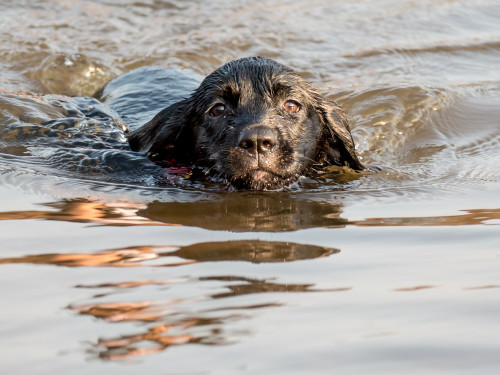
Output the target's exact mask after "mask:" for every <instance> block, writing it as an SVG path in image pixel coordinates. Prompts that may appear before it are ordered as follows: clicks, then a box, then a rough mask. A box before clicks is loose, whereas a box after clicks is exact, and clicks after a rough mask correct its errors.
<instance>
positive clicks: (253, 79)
mask: <svg viewBox="0 0 500 375" xmlns="http://www.w3.org/2000/svg"><path fill="white" fill-rule="evenodd" d="M204 83H206V85H205V86H206V89H208V90H210V89H211V91H212V93H213V94H214V95H216V96H219V97H222V98H234V97H238V99H239V100H245V99H256V98H263V99H265V98H270V99H272V98H274V97H276V96H289V95H294V96H305V95H306V94H307V91H308V90H307V89H308V85H307V83H306V82H305V81H304V80H303V79H302V78H301V77H300V76H299V75H298V74H296V73H295V72H294V71H293V70H292V69H290V68H288V67H286V66H284V65H281V64H279V63H276V62H274V61H272V60H267V59H266V60H264V63H262V61H260V60H257V61H254V60H250V59H248V60H245V59H244V60H241V61H236V62H234V63H229V64H226V65H224V66H223V67H221V68H219V69H218V70H216V71H215V72H214V73H212V74H211V75H210V76H209V77H207V80H206V82H204Z"/></svg>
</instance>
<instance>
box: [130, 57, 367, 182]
mask: <svg viewBox="0 0 500 375" xmlns="http://www.w3.org/2000/svg"><path fill="white" fill-rule="evenodd" d="M129 142H130V145H131V147H132V149H133V150H138V151H143V150H144V151H145V150H147V151H148V155H149V157H150V159H152V160H153V161H157V162H161V161H164V160H169V159H175V160H178V161H182V162H185V163H192V164H196V165H203V166H206V167H207V168H209V169H208V170H209V173H210V174H211V175H214V176H219V177H222V178H224V179H226V180H227V181H228V182H230V183H231V184H232V185H233V186H235V187H239V188H246V189H254V190H264V189H276V188H279V187H282V186H285V185H287V184H289V183H291V182H293V181H295V180H296V179H297V178H298V177H299V176H301V175H303V174H307V171H308V169H309V168H310V167H311V166H312V165H313V164H323V163H329V164H334V165H348V166H350V167H351V168H353V169H357V170H359V169H363V166H362V164H361V163H360V161H359V160H358V158H357V156H356V154H355V151H354V143H353V140H352V137H351V134H350V131H349V125H348V123H347V119H346V117H345V115H344V113H343V112H342V110H341V108H340V107H339V106H338V105H337V104H335V103H334V102H333V101H332V100H329V99H327V98H325V97H323V96H321V95H320V94H318V93H317V92H316V91H315V90H314V89H312V88H311V86H310V85H309V84H308V83H307V82H306V81H304V80H303V79H302V78H301V77H300V76H299V75H298V74H296V73H295V72H293V71H292V70H291V69H290V68H288V67H286V66H284V65H281V64H279V63H277V62H275V61H273V60H270V59H266V58H262V57H250V58H244V59H239V60H235V61H232V62H229V63H227V64H226V65H224V66H222V67H221V68H219V69H217V70H216V71H215V72H213V73H212V74H210V75H209V76H208V77H206V78H205V80H204V81H203V82H202V83H201V84H200V86H199V87H198V88H197V89H196V90H195V91H194V92H193V94H192V95H191V96H190V97H188V98H186V99H184V100H181V101H179V102H177V103H175V104H173V105H171V106H169V107H167V108H165V109H164V110H163V111H161V112H160V113H158V115H156V116H155V117H154V118H153V119H152V120H151V121H150V122H148V123H147V124H146V125H144V126H143V127H141V128H139V129H138V130H136V131H134V132H132V133H131V134H130V137H129Z"/></svg>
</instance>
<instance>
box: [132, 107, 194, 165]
mask: <svg viewBox="0 0 500 375" xmlns="http://www.w3.org/2000/svg"><path fill="white" fill-rule="evenodd" d="M188 101H189V99H184V100H181V101H179V102H177V103H174V104H172V105H170V106H168V107H167V108H165V109H163V110H162V111H160V112H159V113H158V114H157V115H156V116H155V117H153V119H152V120H150V121H149V122H148V123H146V124H144V125H143V126H141V127H140V128H138V129H136V130H134V131H133V132H131V133H130V134H129V137H128V142H129V144H130V147H131V148H132V150H134V151H148V157H149V158H150V159H152V160H162V159H163V158H164V157H165V155H170V156H173V157H176V158H178V157H180V155H181V154H185V153H186V152H187V151H188V150H190V149H191V148H190V147H188V145H186V144H185V143H186V140H189V139H190V137H189V135H188V133H189V120H188V119H189V113H188V112H189V110H188V108H189V107H190V106H189V103H188Z"/></svg>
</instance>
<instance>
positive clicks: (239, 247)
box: [0, 240, 340, 267]
mask: <svg viewBox="0 0 500 375" xmlns="http://www.w3.org/2000/svg"><path fill="white" fill-rule="evenodd" d="M338 252H340V250H338V249H332V248H326V247H321V246H313V245H305V244H298V243H291V242H271V241H260V240H243V241H227V242H205V243H197V244H194V245H190V246H182V247H175V246H168V245H167V246H134V247H128V248H122V249H113V250H104V251H99V252H96V253H66V254H39V255H26V256H22V257H13V258H0V264H11V263H31V264H51V265H55V266H64V267H103V266H104V267H134V266H141V265H144V266H179V265H184V264H188V263H194V262H219V261H244V262H252V263H263V262H291V261H295V260H304V259H315V258H319V257H325V256H329V255H332V254H336V253H338Z"/></svg>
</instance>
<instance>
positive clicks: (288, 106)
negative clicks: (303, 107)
mask: <svg viewBox="0 0 500 375" xmlns="http://www.w3.org/2000/svg"><path fill="white" fill-rule="evenodd" d="M283 109H284V110H285V111H287V112H289V113H297V112H298V111H299V110H300V104H299V103H297V102H294V101H293V100H287V101H286V102H285V104H283Z"/></svg>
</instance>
